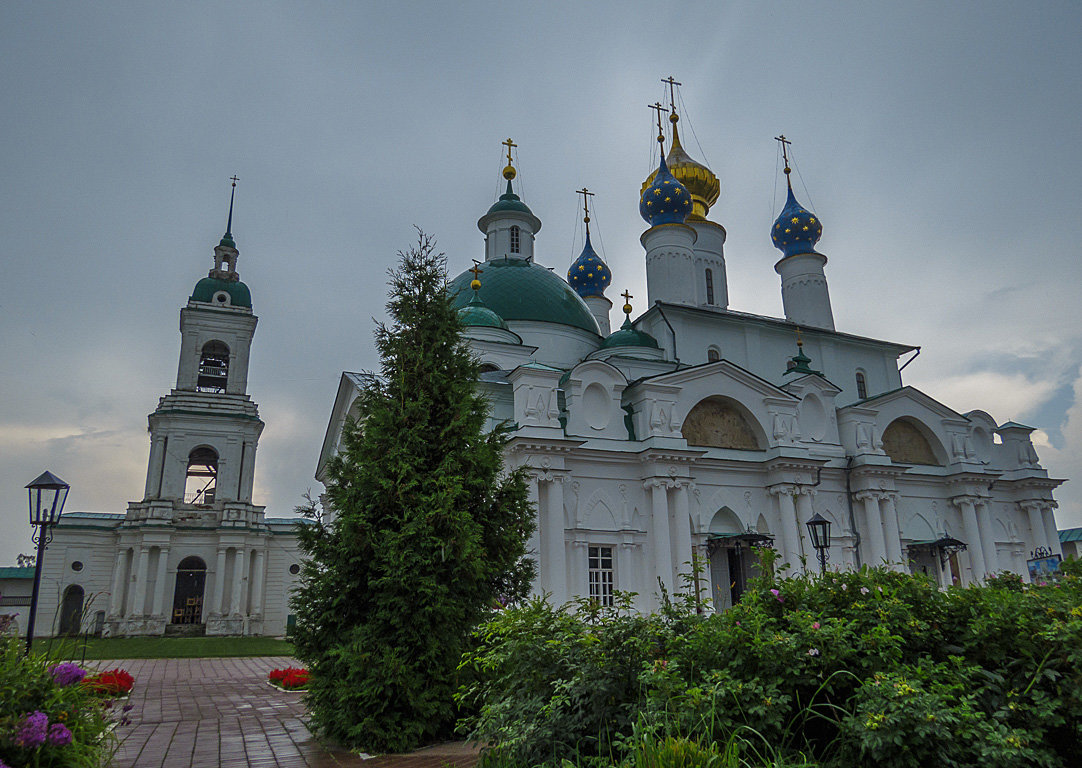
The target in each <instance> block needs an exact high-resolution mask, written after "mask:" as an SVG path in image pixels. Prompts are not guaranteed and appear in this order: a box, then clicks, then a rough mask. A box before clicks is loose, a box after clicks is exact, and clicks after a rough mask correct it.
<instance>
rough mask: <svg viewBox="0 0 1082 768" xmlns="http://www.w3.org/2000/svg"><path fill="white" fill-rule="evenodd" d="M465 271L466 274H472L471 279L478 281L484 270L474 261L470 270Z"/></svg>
mask: <svg viewBox="0 0 1082 768" xmlns="http://www.w3.org/2000/svg"><path fill="white" fill-rule="evenodd" d="M466 271H467V272H473V279H474V280H479V279H480V277H481V273H482V272H484V271H485V270H483V269H481V265H480V264H479V263H477V262H476V261H475V262H474V263H473V266H472V267H471V268H470V269H467V270H466Z"/></svg>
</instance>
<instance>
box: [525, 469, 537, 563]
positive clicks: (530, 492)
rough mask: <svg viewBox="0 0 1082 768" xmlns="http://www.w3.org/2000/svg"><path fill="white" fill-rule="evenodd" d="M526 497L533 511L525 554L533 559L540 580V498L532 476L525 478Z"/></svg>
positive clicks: (535, 479)
mask: <svg viewBox="0 0 1082 768" xmlns="http://www.w3.org/2000/svg"><path fill="white" fill-rule="evenodd" d="M526 496H527V498H528V499H529V501H530V507H531V508H532V509H533V521H534V527H533V533H531V534H530V540H529V542H527V544H526V554H527V555H529V556H530V557H532V558H533V559H534V562H535V563H536V564H537V569H538V570H537V576H538V579H539V580H540V576H541V496H540V491H539V489H538V483H537V477H536V476H534V475H527V476H526Z"/></svg>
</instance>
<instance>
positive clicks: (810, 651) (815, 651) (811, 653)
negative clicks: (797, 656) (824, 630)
mask: <svg viewBox="0 0 1082 768" xmlns="http://www.w3.org/2000/svg"><path fill="white" fill-rule="evenodd" d="M808 655H809V656H818V655H819V649H818V648H809V649H808Z"/></svg>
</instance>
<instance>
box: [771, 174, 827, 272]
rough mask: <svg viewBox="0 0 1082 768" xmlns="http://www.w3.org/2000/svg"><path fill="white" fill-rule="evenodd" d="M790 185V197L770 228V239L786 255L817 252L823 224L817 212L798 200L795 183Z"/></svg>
mask: <svg viewBox="0 0 1082 768" xmlns="http://www.w3.org/2000/svg"><path fill="white" fill-rule="evenodd" d="M786 170H788V168H786ZM786 181H788V179H786ZM788 187H789V197H788V198H787V199H786V201H785V207H784V208H782V210H781V215H779V216H778V218H777V219H775V220H774V228H773V229H771V230H770V239H771V240H773V241H774V247H775V248H777V249H778V250H779V251H781V252H782V254H783V255H784V256H795V255H796V254H798V253H815V252H816V251H815V244H816V243H818V242H819V238H820V237H822V236H823V225H822V223H821V222H820V221H819V218H818V217H817V216H816V215H815V214H813V213H812V212H811V211H809V210H808V209H806V208H805V207H804V206H802V205H801V204H800V203H798V202H797V201H796V198H795V197H794V196H793V185H792V184H789V185H788Z"/></svg>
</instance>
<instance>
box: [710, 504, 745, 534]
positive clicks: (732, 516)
mask: <svg viewBox="0 0 1082 768" xmlns="http://www.w3.org/2000/svg"><path fill="white" fill-rule="evenodd" d="M743 531H744V526H743V525H741V523H740V518H739V517H737V516H736V513H735V512H733V511H732V510H731V509H729V508H728V507H722V508H721V509H719V510H718V511H717V512H715V513H714V516H713V517H712V518H711V519H710V528H709V532H710V533H742V532H743Z"/></svg>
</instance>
